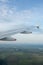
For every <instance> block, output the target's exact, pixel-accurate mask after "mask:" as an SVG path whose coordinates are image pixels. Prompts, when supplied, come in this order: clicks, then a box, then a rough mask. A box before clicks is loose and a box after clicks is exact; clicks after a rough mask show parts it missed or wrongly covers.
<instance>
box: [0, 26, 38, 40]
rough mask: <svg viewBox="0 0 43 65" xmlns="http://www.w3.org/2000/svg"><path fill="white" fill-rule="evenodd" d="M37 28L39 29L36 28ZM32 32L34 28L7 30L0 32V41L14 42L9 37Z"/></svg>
mask: <svg viewBox="0 0 43 65" xmlns="http://www.w3.org/2000/svg"><path fill="white" fill-rule="evenodd" d="M36 28H39V27H36ZM33 30H36V29H35V28H34V27H33V28H32V27H30V28H25V27H24V28H19V29H13V30H8V31H6V32H0V40H2V41H16V39H14V38H12V37H11V35H13V34H17V33H21V34H30V33H32V31H33Z"/></svg>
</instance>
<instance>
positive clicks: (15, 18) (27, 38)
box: [0, 0, 43, 43]
mask: <svg viewBox="0 0 43 65" xmlns="http://www.w3.org/2000/svg"><path fill="white" fill-rule="evenodd" d="M7 22H8V23H9V22H10V23H17V24H18V23H24V24H27V25H28V26H30V25H39V26H40V27H41V28H43V0H0V23H7ZM1 26H2V25H1ZM15 37H16V38H17V39H18V41H17V42H27V43H30V42H32V43H33V42H34V43H35V42H36V41H37V42H38V43H39V42H40V43H43V40H42V39H41V38H43V34H41V33H40V34H32V35H20V34H19V35H15Z"/></svg>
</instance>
